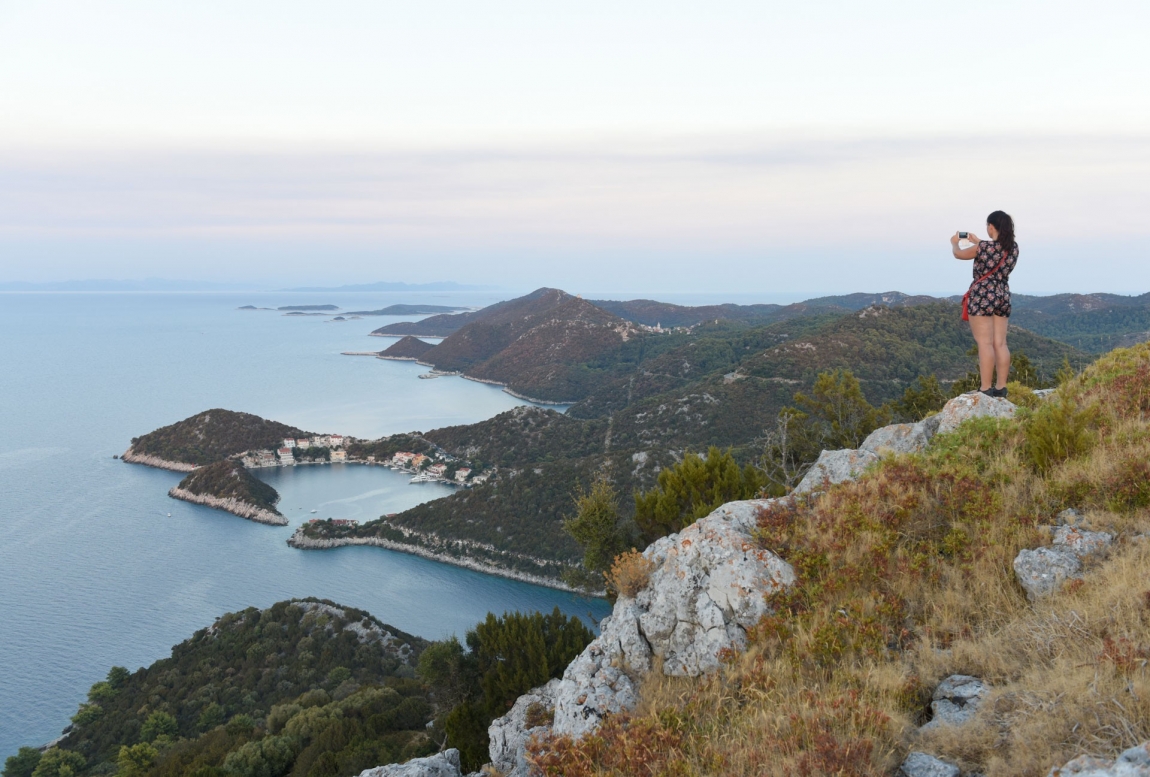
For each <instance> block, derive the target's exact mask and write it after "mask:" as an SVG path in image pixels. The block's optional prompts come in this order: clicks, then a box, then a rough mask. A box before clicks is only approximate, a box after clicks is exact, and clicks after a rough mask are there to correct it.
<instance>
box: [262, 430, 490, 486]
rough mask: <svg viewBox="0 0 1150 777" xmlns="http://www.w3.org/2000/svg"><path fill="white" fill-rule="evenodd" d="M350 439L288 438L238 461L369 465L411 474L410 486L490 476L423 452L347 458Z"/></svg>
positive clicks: (475, 481) (471, 482)
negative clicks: (379, 457)
mask: <svg viewBox="0 0 1150 777" xmlns="http://www.w3.org/2000/svg"><path fill="white" fill-rule="evenodd" d="M351 439H352V438H345V437H344V436H343V435H340V434H331V435H316V436H314V437H300V438H296V439H292V438H290V437H288V438H285V439H284V440H283V444H282V445H281V447H280V448H279V449H277V450H276V451H274V452H273V451H271V450H259V451H250V452H248V453H246V454H244V456H243V457H242V462H243V465H244V466H245V467H248V468H249V469H259V468H263V467H294V466H296V465H302V464H338V463H343V462H348V463H353V464H370V465H376V466H383V467H388V468H390V469H394V470H398V471H400V472H406V473H408V474H410V475H412V478H411V481H410V482H412V483H447V484H449V485H455V486H465V487H470V486H473V485H477V484H479V483H485V482H487V479H488V478H489V477H490V475H491V473H490V472H483V473H480V474H475V475H473V474H472V469H471V468H470V467H460V466H453V464H454V463H455V461H456V460H455V459H453V458H452V457H450V456H448V455H447V454H444V453H439V454H437V455H434V456H428V455H427V454H423V453H412V452H410V451H398V452H396V453H395V454H393V455H392V456H391V457H390V458H384V459H377V457H376V456H367V457H366V458H365V459H349V458H348V455H347V451H346V450H345V448H344V444H345V442H350V441H351Z"/></svg>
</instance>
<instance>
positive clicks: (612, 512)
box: [563, 473, 632, 591]
mask: <svg viewBox="0 0 1150 777" xmlns="http://www.w3.org/2000/svg"><path fill="white" fill-rule="evenodd" d="M574 500H575V515H574V516H572V517H569V518H564V519H563V530H564V531H565V532H567V533H568V534H570V535H571V536H572V537H573V538H574V539H575V541H576V542H578V543H579V545H580V546H581V547H582V548H583V570H582V571H583V572H584V573H585V574H584V575H583V576H581V577H574V576H569V577H570V579H569V582H573V583H576V586H575V587H585V588H588V589H591V590H595V591H598V590H602V588H601V586H602V582H603V574H604V573H605V572H607V570H608V569H610V567H611V562H612V561H613V560H614V558H615V557H616V556H618V555H619V554H620V553H622V552H623V550H624V549H626V547H627V544H628V542H629V541H630V540H631V533H632V532H631V531H630V527H629V524H628V523H626V522H624V521H623V519H622V518H621V517H620V516H619V496H618V494H617V493H616V491H615V487H614V486H613V485H612V484H611V481H610V480H608V478H607V476H606V474H605V473H600V474H599V476H598V477H596V478H595V481H594V482H593V483H592V484H591V488H590V489H584V488H583V486H582V485H579V486H577V487H576V489H575V494H574Z"/></svg>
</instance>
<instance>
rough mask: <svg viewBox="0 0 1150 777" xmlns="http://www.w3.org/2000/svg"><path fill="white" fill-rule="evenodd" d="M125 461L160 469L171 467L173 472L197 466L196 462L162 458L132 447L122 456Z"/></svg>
mask: <svg viewBox="0 0 1150 777" xmlns="http://www.w3.org/2000/svg"><path fill="white" fill-rule="evenodd" d="M120 458H121V459H122V460H123V461H126V462H128V463H129V464H144V465H146V466H149V467H156V468H158V469H170V470H171V471H172V472H191V471H192V470H194V469H195V468H196V465H195V464H185V463H184V462H182V461H168V460H167V459H161V458H160V457H159V456H152V455H149V454H147V453H136V452H135V451H134V450H133V449H132V448H128V450H126V451H124V454H123V455H122V456H120Z"/></svg>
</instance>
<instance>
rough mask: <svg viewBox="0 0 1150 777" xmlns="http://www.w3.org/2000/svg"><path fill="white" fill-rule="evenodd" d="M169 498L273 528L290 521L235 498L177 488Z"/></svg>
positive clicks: (169, 492)
mask: <svg viewBox="0 0 1150 777" xmlns="http://www.w3.org/2000/svg"><path fill="white" fill-rule="evenodd" d="M168 496H170V497H172V498H173V499H182V500H183V501H185V502H192V503H194V504H198V505H204V506H205V507H214V508H216V509H217V510H226V511H227V512H229V513H231V514H232V515H238V516H239V517H241V518H247V519H248V520H249V521H256V522H257V523H266V524H270V525H272V526H287V525H288V519H287V518H284V517H283V516H282V515H279V514H278V513H273V512H272V511H271V510H265V509H264V508H262V507H256V506H255V505H251V504H248V503H247V502H242V501H240V500H239V499H236V498H234V497H227V498H221V497H218V496H212V495H211V494H193V493H192V492H191V491H188V490H187V489H185V488H180V487H179V486H175V487H174V488H172V490H170V491H168Z"/></svg>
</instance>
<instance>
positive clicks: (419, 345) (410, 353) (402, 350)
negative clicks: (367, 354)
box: [378, 335, 435, 362]
mask: <svg viewBox="0 0 1150 777" xmlns="http://www.w3.org/2000/svg"><path fill="white" fill-rule="evenodd" d="M434 347H435V346H434V345H432V344H431V343H428V342H424V341H423V340H420V339H419V338H418V337H412V336H411V335H408V336H406V337H404V338H402V339H401V340H399V341H397V342H396V343H395V344H394V345H391V346H390V347H388V348H385V349H384V350H382V351H380V352H379V354H378V355H379V358H381V359H393V360H395V361H407V362H415V361H419V359H420V357H421V356H423V355H424V354H425V353H427V352H428V351H430V350H431V349H432V348H434Z"/></svg>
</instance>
